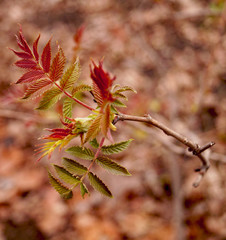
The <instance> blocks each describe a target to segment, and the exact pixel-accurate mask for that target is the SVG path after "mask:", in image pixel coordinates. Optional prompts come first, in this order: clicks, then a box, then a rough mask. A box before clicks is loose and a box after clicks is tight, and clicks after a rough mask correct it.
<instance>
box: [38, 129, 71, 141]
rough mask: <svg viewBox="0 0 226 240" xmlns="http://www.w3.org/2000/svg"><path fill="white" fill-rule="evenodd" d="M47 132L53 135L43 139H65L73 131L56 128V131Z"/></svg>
mask: <svg viewBox="0 0 226 240" xmlns="http://www.w3.org/2000/svg"><path fill="white" fill-rule="evenodd" d="M47 130H48V131H50V132H53V133H52V134H50V135H48V136H44V137H42V139H64V138H65V137H67V136H68V135H69V134H72V131H71V129H64V128H54V129H47Z"/></svg>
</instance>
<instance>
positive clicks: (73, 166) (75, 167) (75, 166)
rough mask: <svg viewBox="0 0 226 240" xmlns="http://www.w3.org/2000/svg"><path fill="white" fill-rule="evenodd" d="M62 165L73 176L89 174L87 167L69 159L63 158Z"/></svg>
mask: <svg viewBox="0 0 226 240" xmlns="http://www.w3.org/2000/svg"><path fill="white" fill-rule="evenodd" d="M62 164H63V166H64V167H65V169H67V171H68V172H70V173H71V174H78V175H83V174H84V173H86V172H87V168H86V167H85V166H83V165H81V164H80V163H78V162H76V161H75V160H72V159H69V158H63V161H62Z"/></svg>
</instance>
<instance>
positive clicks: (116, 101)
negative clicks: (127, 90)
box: [112, 99, 126, 108]
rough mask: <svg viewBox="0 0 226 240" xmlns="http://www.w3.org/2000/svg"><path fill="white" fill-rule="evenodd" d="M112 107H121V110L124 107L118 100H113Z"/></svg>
mask: <svg viewBox="0 0 226 240" xmlns="http://www.w3.org/2000/svg"><path fill="white" fill-rule="evenodd" d="M112 105H113V106H114V107H123V108H125V107H126V105H125V104H124V103H122V102H121V101H119V100H118V99H115V101H114V102H113V103H112Z"/></svg>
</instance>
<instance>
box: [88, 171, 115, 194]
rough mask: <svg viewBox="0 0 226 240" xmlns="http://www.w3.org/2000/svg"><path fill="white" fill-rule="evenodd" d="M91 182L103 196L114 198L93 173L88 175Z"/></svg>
mask: <svg viewBox="0 0 226 240" xmlns="http://www.w3.org/2000/svg"><path fill="white" fill-rule="evenodd" d="M88 177H89V181H90V184H91V185H92V187H93V188H94V189H95V190H97V191H98V192H100V193H102V194H103V195H105V196H107V197H110V198H112V197H113V196H112V194H111V192H110V190H109V189H108V187H107V186H106V185H105V184H104V183H103V182H102V181H101V180H100V179H99V178H98V177H97V176H96V175H95V174H93V173H91V172H89V173H88Z"/></svg>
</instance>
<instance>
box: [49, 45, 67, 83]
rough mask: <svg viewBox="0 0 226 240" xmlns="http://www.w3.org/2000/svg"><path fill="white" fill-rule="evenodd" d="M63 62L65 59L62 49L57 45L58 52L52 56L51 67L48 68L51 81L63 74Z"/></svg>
mask: <svg viewBox="0 0 226 240" xmlns="http://www.w3.org/2000/svg"><path fill="white" fill-rule="evenodd" d="M65 62H66V59H65V56H64V53H63V50H62V48H60V47H59V49H58V52H57V54H56V56H55V57H54V59H53V62H52V65H51V68H50V78H51V79H52V80H53V81H57V80H58V79H59V78H60V77H61V75H62V74H63V71H64V65H65Z"/></svg>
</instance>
